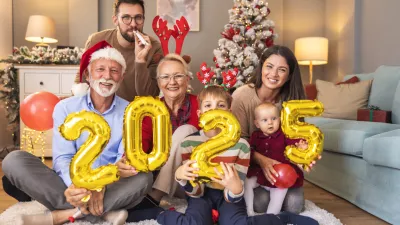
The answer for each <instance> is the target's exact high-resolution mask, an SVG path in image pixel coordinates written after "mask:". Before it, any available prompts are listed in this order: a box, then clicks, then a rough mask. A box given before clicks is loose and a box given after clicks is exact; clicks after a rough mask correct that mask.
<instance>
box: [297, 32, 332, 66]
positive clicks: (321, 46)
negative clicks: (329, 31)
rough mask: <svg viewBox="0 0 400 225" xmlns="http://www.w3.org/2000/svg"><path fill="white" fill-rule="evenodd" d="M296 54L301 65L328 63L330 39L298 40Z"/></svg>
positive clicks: (308, 38)
mask: <svg viewBox="0 0 400 225" xmlns="http://www.w3.org/2000/svg"><path fill="white" fill-rule="evenodd" d="M294 46H295V47H294V49H295V50H294V54H295V55H296V58H297V61H298V62H299V64H300V65H309V64H310V63H312V65H322V64H327V63H328V39H327V38H324V37H304V38H298V39H296V41H295V43H294Z"/></svg>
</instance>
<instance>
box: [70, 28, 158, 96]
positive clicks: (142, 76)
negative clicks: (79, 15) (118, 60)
mask: <svg viewBox="0 0 400 225" xmlns="http://www.w3.org/2000/svg"><path fill="white" fill-rule="evenodd" d="M117 32H118V30H117V29H109V30H104V31H100V32H97V33H94V34H92V35H90V37H89V38H88V40H87V42H86V46H85V49H88V48H90V47H92V46H93V45H95V44H96V43H98V42H99V41H102V40H105V41H107V42H108V43H109V44H110V45H111V46H113V47H114V48H116V49H117V50H118V51H120V52H121V54H122V55H123V56H124V58H125V61H126V72H125V75H124V80H123V81H122V83H121V86H120V87H119V89H118V91H117V95H118V96H119V97H121V98H123V99H125V100H127V101H129V102H131V101H133V99H134V98H135V96H146V95H152V96H158V94H159V92H160V90H159V88H158V85H157V80H156V75H157V74H156V73H157V65H158V61H159V60H158V59H159V58H161V56H163V52H162V49H161V45H160V43H159V42H158V41H157V40H155V39H154V38H151V37H150V40H151V45H152V48H151V50H150V51H149V54H148V55H147V62H146V63H136V62H135V48H134V47H132V48H123V47H122V46H121V45H120V44H119V43H118V40H117ZM154 54H159V57H154ZM153 57H154V58H153ZM157 58H158V59H157ZM75 82H76V83H79V74H78V75H77V77H76V79H75Z"/></svg>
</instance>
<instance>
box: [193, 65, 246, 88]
mask: <svg viewBox="0 0 400 225" xmlns="http://www.w3.org/2000/svg"><path fill="white" fill-rule="evenodd" d="M238 71H239V69H238V68H234V69H230V70H228V71H227V72H225V71H224V72H222V84H218V83H215V82H214V83H213V82H212V81H211V79H212V78H213V77H214V75H215V73H214V72H213V71H211V68H209V67H207V64H206V63H205V62H203V63H202V64H201V65H200V72H197V79H199V81H200V82H201V83H202V84H204V87H205V88H207V87H208V86H210V85H219V86H221V87H223V88H225V90H228V89H230V88H232V87H233V86H234V85H235V83H236V76H237V74H238Z"/></svg>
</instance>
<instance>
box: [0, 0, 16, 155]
mask: <svg viewBox="0 0 400 225" xmlns="http://www.w3.org/2000/svg"><path fill="white" fill-rule="evenodd" d="M0 24H1V26H0V58H6V57H7V56H8V55H10V54H11V53H12V47H13V44H12V37H13V36H12V35H13V33H12V29H13V28H12V0H2V1H1V7H0ZM4 67H5V65H4V64H0V69H3V68H4ZM0 88H1V87H0ZM7 124H8V121H7V119H6V116H5V110H4V106H3V104H0V150H1V149H2V148H3V147H4V146H6V145H8V144H12V136H11V133H10V132H8V130H7Z"/></svg>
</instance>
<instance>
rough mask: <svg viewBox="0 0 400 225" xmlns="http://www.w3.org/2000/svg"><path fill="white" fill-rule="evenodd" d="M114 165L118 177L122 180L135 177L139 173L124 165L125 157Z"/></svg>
mask: <svg viewBox="0 0 400 225" xmlns="http://www.w3.org/2000/svg"><path fill="white" fill-rule="evenodd" d="M115 165H116V166H117V167H118V171H119V175H120V176H121V177H122V178H125V177H131V176H135V175H136V174H138V173H139V172H138V171H137V170H136V169H135V168H134V167H133V166H130V165H128V164H126V157H125V156H123V157H122V158H121V159H120V160H119V161H118V162H117V163H116V164H115Z"/></svg>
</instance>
